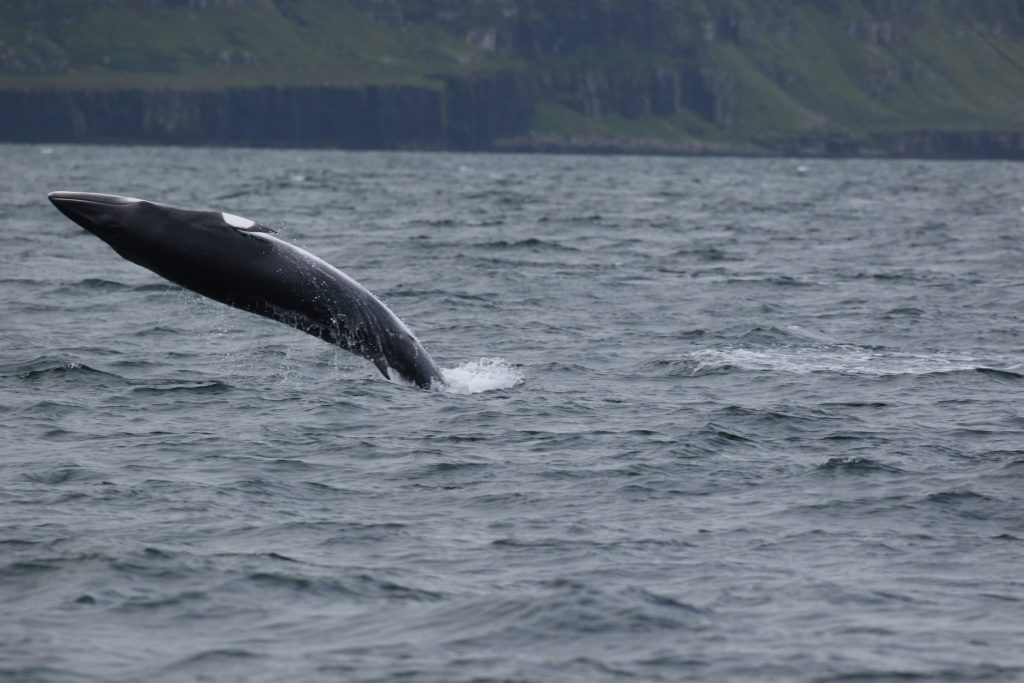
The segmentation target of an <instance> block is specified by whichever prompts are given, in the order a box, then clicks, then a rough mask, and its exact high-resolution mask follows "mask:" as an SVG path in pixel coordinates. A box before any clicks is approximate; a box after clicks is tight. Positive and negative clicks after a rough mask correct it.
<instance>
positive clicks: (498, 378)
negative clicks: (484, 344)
mask: <svg viewBox="0 0 1024 683" xmlns="http://www.w3.org/2000/svg"><path fill="white" fill-rule="evenodd" d="M442 372H443V373H444V378H445V379H446V380H447V381H448V386H447V387H446V388H445V391H447V392H449V393H452V394H479V393H481V392H484V391H493V390H495V389H511V388H512V387H514V386H516V385H517V384H519V383H520V382H522V381H523V373H521V372H519V370H517V369H516V368H515V367H513V366H512V364H511V363H509V362H508V361H506V360H505V359H504V358H481V359H480V360H476V361H471V362H469V363H463V364H462V365H459V366H457V367H454V368H448V369H445V370H443V371H442Z"/></svg>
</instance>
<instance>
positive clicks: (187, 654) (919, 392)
mask: <svg viewBox="0 0 1024 683" xmlns="http://www.w3.org/2000/svg"><path fill="white" fill-rule="evenodd" d="M0 154H2V157H0V168H2V172H0V263H2V270H0V288H2V290H0V291H2V296H0V320H2V321H3V324H2V326H0V335H2V342H3V343H2V344H0V453H2V460H0V462H2V467H3V470H2V472H3V475H2V477H0V600H2V602H0V605H2V608H0V679H2V680H11V681H28V682H32V681H59V682H64V681H67V682H69V683H70V682H76V683H77V682H82V681H90V682H91V681H97V682H99V681H104V682H105V681H157V682H162V681H192V680H207V681H268V682H270V681H396V680H402V681H413V682H423V681H430V682H435V681H436V682H442V681H443V682H460V681H465V682H469V681H478V682H481V681H538V682H547V681H580V682H592V681H594V682H601V681H666V682H676V681H685V680H691V681H766V680H776V681H904V680H923V681H974V680H985V681H1018V680H1022V679H1024V377H1022V375H1024V212H1022V207H1024V191H1022V189H1024V182H1022V181H1024V166H1020V165H1013V164H1007V163H922V162H916V161H904V162H893V161H886V162H877V161H800V162H797V161H795V160H784V159H783V160H747V159H682V158H632V157H603V158H600V157H569V156H500V155H494V156H479V155H455V154H378V153H349V152H333V151H332V152H310V151H249V150H209V149H173V148H158V149H153V148H127V147H123V148H97V147H59V146H58V147H50V148H41V147H36V146H6V147H2V148H0ZM800 166H806V168H803V169H801V168H799V167H800ZM56 189H65V190H87V191H100V192H113V193H120V194H129V195H134V196H141V197H145V198H150V199H155V200H160V201H164V202H167V203H172V204H177V205H183V206H190V207H197V208H198V207H204V208H210V209H217V210H224V211H230V212H231V213H235V214H238V215H241V216H246V217H249V218H254V219H258V220H260V221H262V222H266V223H268V224H270V225H273V226H276V227H278V228H280V229H281V230H282V236H283V237H284V238H285V239H288V240H290V241H292V242H294V243H296V244H298V245H300V246H302V247H304V248H307V249H309V250H310V251H312V252H313V253H316V254H318V255H320V256H322V257H323V258H325V259H326V260H328V261H329V262H331V263H333V264H335V265H337V266H338V267H340V268H342V269H343V270H344V271H346V272H347V273H349V274H350V275H352V276H353V277H356V278H357V279H359V280H360V281H361V282H363V283H364V284H365V285H367V286H368V287H369V288H370V289H371V290H373V291H375V292H376V293H378V294H379V295H380V296H382V297H383V298H384V299H385V300H386V301H387V302H388V303H389V304H390V306H391V307H392V308H393V309H394V310H395V311H396V312H397V313H398V314H399V315H400V316H402V317H403V318H404V319H405V320H406V321H407V322H408V323H409V324H410V325H411V326H412V327H413V328H414V329H415V330H416V331H417V333H418V335H419V336H420V338H421V339H422V340H423V342H424V343H425V345H426V346H427V348H428V349H429V350H430V351H431V352H432V353H433V354H434V356H435V358H436V359H437V360H438V362H439V364H440V365H441V366H442V367H444V368H445V369H446V370H445V371H446V373H447V375H448V377H449V379H450V380H451V381H452V384H453V390H452V391H450V392H447V393H431V392H425V391H419V390H415V389H411V388H409V387H406V386H401V385H399V384H394V383H390V382H387V381H385V380H383V379H382V378H381V377H380V376H379V374H378V373H377V371H376V369H375V368H374V367H373V366H372V364H370V363H369V362H367V361H365V360H363V359H360V358H357V357H355V356H352V355H350V354H347V353H344V352H342V351H340V350H337V349H334V348H333V347H331V346H329V345H327V344H325V343H323V342H320V341H318V340H316V339H313V338H312V337H308V336H306V335H303V334H301V333H299V332H296V331H295V330H292V329H290V328H288V327H285V326H283V325H279V324H276V323H273V322H270V321H266V320H263V319H260V318H257V317H255V316H252V315H248V314H245V313H241V312H238V311H235V310H232V309H229V308H227V307H224V306H221V305H219V304H216V303H213V302H210V301H205V300H202V299H200V298H198V297H197V296H196V295H193V294H191V293H189V292H185V291H182V290H181V289H179V288H177V287H174V286H172V285H170V284H168V283H166V282H163V281H161V280H160V279H159V278H157V277H156V276H155V275H153V274H151V273H149V272H147V271H144V270H142V269H141V268H138V267H136V266H134V265H132V264H130V263H128V262H126V261H124V260H122V259H121V258H120V257H118V256H117V255H116V254H114V252H113V251H111V250H110V249H109V248H108V247H107V246H106V245H104V244H103V243H101V242H100V241H99V240H97V239H96V238H95V237H93V236H91V235H89V234H87V233H86V232H85V231H83V230H81V229H79V228H78V227H76V226H75V225H73V224H72V223H70V222H69V221H67V220H66V219H65V218H64V217H63V216H61V215H60V214H59V213H58V212H57V211H56V210H55V209H53V208H52V207H51V206H50V205H49V204H48V202H47V201H46V193H47V192H48V191H50V190H56Z"/></svg>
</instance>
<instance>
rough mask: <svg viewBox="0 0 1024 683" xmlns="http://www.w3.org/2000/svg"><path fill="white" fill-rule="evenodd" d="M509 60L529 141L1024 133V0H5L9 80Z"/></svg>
mask: <svg viewBox="0 0 1024 683" xmlns="http://www.w3.org/2000/svg"><path fill="white" fill-rule="evenodd" d="M508 71H513V72H516V73H517V74H520V76H521V77H523V78H526V79H528V80H529V83H530V84H531V85H530V88H529V92H530V93H531V100H530V102H529V106H530V107H532V110H533V112H534V114H533V119H532V123H531V125H530V127H529V130H528V131H525V132H524V135H523V136H521V137H522V139H523V140H526V141H529V140H546V141H558V140H562V141H567V142H571V143H573V144H580V145H586V144H587V143H588V141H605V142H612V143H614V142H616V141H619V142H630V141H634V142H635V141H639V142H641V143H650V144H654V145H666V146H669V147H670V146H672V145H676V144H678V145H683V146H685V145H692V144H694V143H697V144H708V145H714V144H732V145H739V146H742V145H761V146H767V147H769V148H772V147H775V148H777V147H778V146H779V145H785V144H790V143H792V142H793V141H797V142H798V143H799V141H811V142H812V143H813V142H814V141H821V140H826V141H831V143H835V144H836V145H839V146H840V147H841V146H842V145H853V146H857V145H860V144H864V143H865V141H868V140H870V139H878V136H881V135H885V134H890V133H900V132H902V131H915V130H916V131H920V130H930V131H963V132H970V131H1024V2H1022V1H1021V0H543V1H542V0H131V1H129V0H47V2H45V3H42V2H35V1H30V0H0V91H4V90H6V91H12V90H58V91H60V90H66V91H81V90H90V91H103V90H126V89H153V88H171V89H181V90H210V89H223V88H226V87H257V86H307V85H367V84H389V85H395V84H398V85H411V86H419V87H425V88H433V89H437V88H441V87H442V80H443V79H445V78H449V79H450V78H466V77H472V76H478V75H482V74H488V73H492V72H508ZM787 141H788V142H787Z"/></svg>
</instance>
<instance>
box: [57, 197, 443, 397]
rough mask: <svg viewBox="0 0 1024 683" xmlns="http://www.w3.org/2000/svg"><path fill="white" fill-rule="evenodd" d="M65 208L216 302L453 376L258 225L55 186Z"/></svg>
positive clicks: (393, 324)
mask: <svg viewBox="0 0 1024 683" xmlns="http://www.w3.org/2000/svg"><path fill="white" fill-rule="evenodd" d="M50 201H51V202H53V204H54V206H56V207H57V208H58V209H59V210H60V211H61V213H63V214H64V215H65V216H67V217H68V218H70V219H71V220H73V221H74V222H75V223H77V224H78V225H80V226H82V227H83V228H85V229H86V230H88V231H89V232H91V233H93V234H94V235H96V236H97V237H99V238H100V239H101V240H103V241H104V242H106V243H107V244H109V245H110V246H111V247H113V249H114V251H116V252H117V253H118V254H120V255H121V256H123V257H124V258H126V259H128V260H129V261H131V262H132V263H137V264H138V265H140V266H142V267H144V268H148V269H149V270H151V271H153V272H154V273H156V274H158V275H160V276H162V277H165V278H167V279H168V280H170V281H171V282H174V283H176V284H179V285H181V286H182V287H185V288H187V289H191V290H192V291H194V292H198V293H200V294H202V295H204V296H208V297H210V298H211V299H215V300H217V301H220V302H222V303H225V304H228V305H229V306H234V307H235V308H240V309H242V310H244V311H250V312H252V313H256V314H258V315H262V316H266V317H268V318H272V319H274V320H277V321H280V322H283V323H285V324H287V325H291V326H292V327H295V328H297V329H299V330H302V331H303V332H306V333H308V334H312V335H313V336H316V337H319V338H320V339H323V340H324V341H327V342H330V343H331V344H335V345H337V346H340V347H341V348H343V349H346V350H347V351H351V352H352V353H355V354H358V355H360V356H363V357H364V358H368V359H370V360H371V361H373V363H374V364H375V365H376V366H377V368H378V369H379V370H380V371H381V373H383V374H384V376H385V377H388V376H389V372H388V368H391V369H392V370H393V371H395V372H397V373H398V374H399V375H400V376H401V377H402V378H403V379H405V380H406V381H409V382H412V383H414V384H416V386H419V387H422V388H430V387H431V386H433V387H435V388H436V387H441V386H444V383H445V382H444V377H443V376H442V374H441V371H440V370H439V369H438V367H437V365H436V364H435V363H434V361H433V359H432V358H431V357H430V355H429V354H427V352H426V350H424V348H423V346H421V345H420V343H419V342H418V341H417V340H416V338H415V337H413V336H412V334H411V333H410V332H409V330H408V329H407V328H406V327H405V325H404V324H402V322H401V321H400V320H399V319H398V318H397V317H396V316H395V315H394V314H393V313H392V312H391V311H390V310H388V308H387V307H386V306H385V305H384V304H383V303H381V302H380V300H379V299H377V297H375V296H374V295H373V294H371V293H370V292H369V291H368V290H366V289H365V288H364V287H363V286H362V285H360V284H359V283H357V282H356V281H355V280H352V279H351V278H349V277H348V276H346V275H344V274H343V273H342V272H341V271H339V270H337V269H336V268H334V267H332V266H330V265H328V264H327V263H326V262H324V261H322V260H320V259H319V258H317V257H315V256H313V255H312V254H309V253H308V252H305V251H303V250H301V249H298V248H297V247H294V246H292V245H290V244H288V243H287V242H284V241H283V240H280V239H278V238H277V237H274V236H273V235H272V234H270V231H269V230H267V229H266V228H263V227H261V226H259V225H253V226H252V227H247V228H238V227H233V226H231V225H229V224H228V223H227V222H226V221H225V220H224V217H223V215H222V214H221V213H218V212H213V211H191V210H188V209H179V208H176V207H172V206H167V205H164V204H157V203H155V202H147V201H141V200H134V199H130V198H126V197H118V196H116V195H103V194H94V193H86V192H52V193H50Z"/></svg>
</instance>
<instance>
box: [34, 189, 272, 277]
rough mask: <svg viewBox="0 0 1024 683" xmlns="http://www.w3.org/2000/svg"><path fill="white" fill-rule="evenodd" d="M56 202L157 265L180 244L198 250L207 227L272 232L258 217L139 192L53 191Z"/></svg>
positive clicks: (133, 256) (131, 255)
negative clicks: (181, 204)
mask: <svg viewBox="0 0 1024 683" xmlns="http://www.w3.org/2000/svg"><path fill="white" fill-rule="evenodd" d="M49 199H50V202H52V203H53V205H54V206H56V207H57V209H58V210H59V211H60V212H61V213H63V214H64V215H65V216H67V217H68V218H70V219H71V220H72V221H74V222H75V223H77V224H78V225H80V226H81V227H83V228H85V229H86V230H88V231H89V232H91V233H92V234H94V235H96V236H97V237H99V238H100V239H101V240H103V241H104V242H106V243H107V244H109V245H110V246H111V247H112V248H113V249H114V251H116V252H117V253H119V254H120V255H121V256H123V257H124V258H126V259H128V260H129V261H132V262H134V263H138V264H140V265H143V266H146V267H148V268H151V269H152V268H153V260H154V259H155V258H157V259H158V258H160V257H161V253H165V252H166V251H167V250H168V249H170V248H172V247H174V248H176V249H181V250H193V251H194V250H196V249H197V248H198V247H199V244H198V240H201V239H202V237H203V233H209V232H223V231H228V232H234V233H240V232H245V233H251V232H264V231H265V232H270V230H268V229H267V228H263V227H262V226H259V225H257V224H256V223H255V222H254V221H250V220H249V219H247V218H241V217H240V216H234V215H231V214H226V213H220V212H216V211H193V210H191V209H181V208H178V207H175V206H169V205H167V204H160V203H158V202H150V201H146V200H144V199H136V198H135V197H122V196H120V195H115V194H100V193H96V192H51V193H50V194H49Z"/></svg>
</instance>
